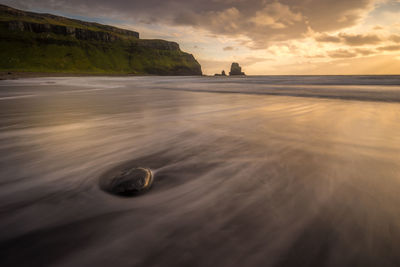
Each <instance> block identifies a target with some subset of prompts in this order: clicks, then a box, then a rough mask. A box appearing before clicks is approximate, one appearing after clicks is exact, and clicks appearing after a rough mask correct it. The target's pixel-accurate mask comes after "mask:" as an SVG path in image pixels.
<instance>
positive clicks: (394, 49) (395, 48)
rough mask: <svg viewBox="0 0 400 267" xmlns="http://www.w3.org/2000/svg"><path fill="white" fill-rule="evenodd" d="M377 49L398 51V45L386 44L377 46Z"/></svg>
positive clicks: (399, 47) (399, 48)
mask: <svg viewBox="0 0 400 267" xmlns="http://www.w3.org/2000/svg"><path fill="white" fill-rule="evenodd" d="M378 50H379V51H399V50H400V45H387V46H381V47H378Z"/></svg>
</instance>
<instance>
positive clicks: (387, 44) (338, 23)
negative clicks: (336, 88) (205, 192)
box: [0, 0, 400, 75]
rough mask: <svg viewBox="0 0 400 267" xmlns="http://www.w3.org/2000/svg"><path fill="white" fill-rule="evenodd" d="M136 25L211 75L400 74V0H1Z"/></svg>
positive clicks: (26, 7) (120, 24)
mask: <svg viewBox="0 0 400 267" xmlns="http://www.w3.org/2000/svg"><path fill="white" fill-rule="evenodd" d="M0 3H2V4H5V5H9V6H12V7H15V8H20V9H23V10H30V11H35V12H46V13H53V14H58V15H63V16H66V17H71V18H78V19H82V20H88V21H96V22H100V23H104V24H110V25H114V26H117V27H122V28H127V29H131V30H136V31H138V32H139V33H140V36H141V38H146V39H147V38H149V39H165V40H170V41H175V42H178V43H179V44H180V47H181V49H182V50H183V51H185V52H188V53H191V54H193V55H194V56H195V57H196V59H197V60H198V61H199V63H200V64H201V65H202V69H203V72H204V73H205V74H214V73H220V72H221V71H222V70H225V71H229V68H230V64H231V63H232V62H239V64H240V65H241V66H242V70H243V71H244V72H246V74H250V75H304V74H400V0H271V1H270V0H144V1H143V0H142V1H137V0H112V1H110V0H87V1H84V0H12V1H10V0H5V1H3V0H0Z"/></svg>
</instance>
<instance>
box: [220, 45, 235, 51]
mask: <svg viewBox="0 0 400 267" xmlns="http://www.w3.org/2000/svg"><path fill="white" fill-rule="evenodd" d="M223 50H224V51H232V50H234V48H233V47H232V46H226V47H224V48H223Z"/></svg>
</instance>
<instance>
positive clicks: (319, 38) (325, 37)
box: [315, 34, 342, 43]
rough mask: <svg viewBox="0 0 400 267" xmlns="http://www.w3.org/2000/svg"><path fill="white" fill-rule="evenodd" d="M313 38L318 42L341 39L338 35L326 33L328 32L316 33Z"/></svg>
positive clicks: (338, 41) (339, 40) (336, 41)
mask: <svg viewBox="0 0 400 267" xmlns="http://www.w3.org/2000/svg"><path fill="white" fill-rule="evenodd" d="M315 40H316V41H318V42H323V43H341V42H342V39H341V38H340V37H337V36H333V35H328V34H321V35H318V36H317V37H316V38H315Z"/></svg>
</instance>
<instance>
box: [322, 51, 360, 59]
mask: <svg viewBox="0 0 400 267" xmlns="http://www.w3.org/2000/svg"><path fill="white" fill-rule="evenodd" d="M328 56H329V57H331V58H351V57H356V56H357V53H356V52H354V51H349V50H344V49H338V50H333V51H329V52H328Z"/></svg>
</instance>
